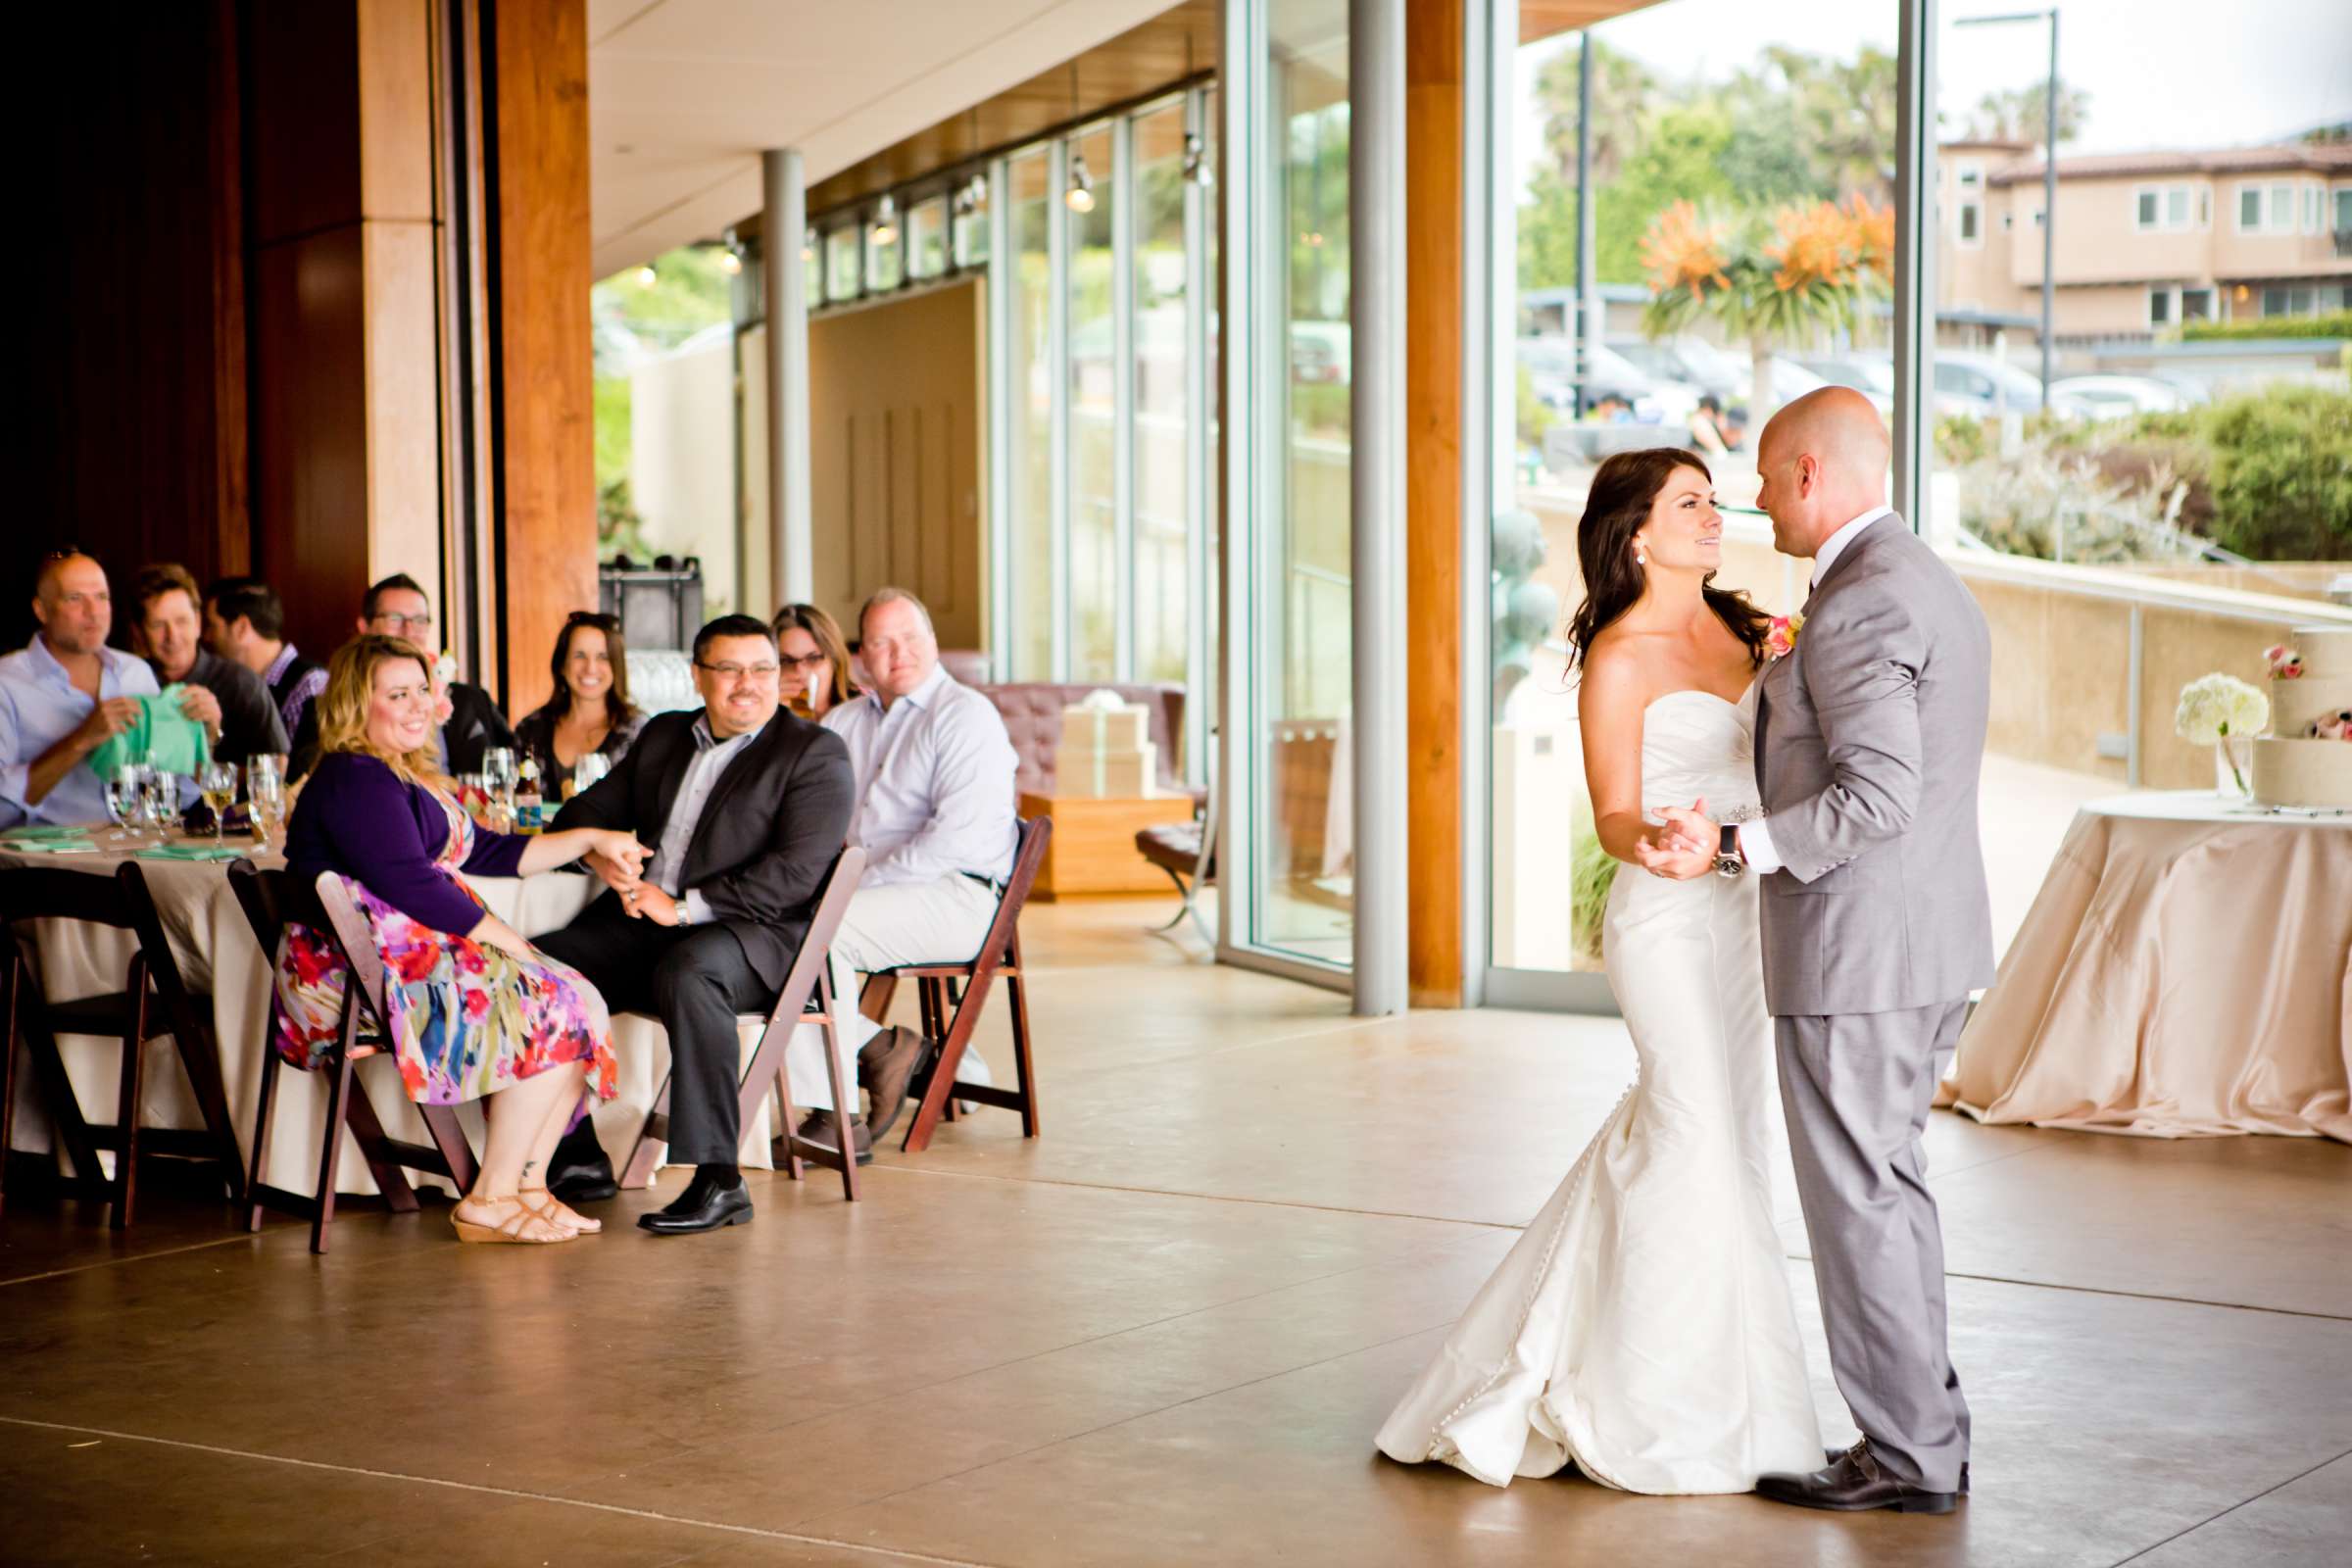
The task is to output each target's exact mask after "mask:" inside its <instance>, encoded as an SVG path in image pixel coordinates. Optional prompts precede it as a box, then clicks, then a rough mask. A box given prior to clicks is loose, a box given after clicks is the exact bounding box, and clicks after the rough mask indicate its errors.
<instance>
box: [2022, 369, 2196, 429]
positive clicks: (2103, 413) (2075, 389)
mask: <svg viewBox="0 0 2352 1568" xmlns="http://www.w3.org/2000/svg"><path fill="white" fill-rule="evenodd" d="M2188 405H2189V397H2188V394H2187V393H2185V392H2183V391H2181V390H2180V388H2179V387H2177V386H2175V385H2173V383H2171V382H2170V381H2159V380H2157V379H2156V377H2154V376H2152V375H2070V376H2067V377H2066V378H2065V379H2064V380H2060V381H2052V382H2051V383H2050V406H2051V407H2052V408H2054V409H2056V410H2057V411H2058V412H2059V413H2061V414H2065V415H2069V416H2072V417H2079V418H2085V419H2123V418H2129V417H2131V416H2132V415H2135V414H2175V413H2178V412H2180V410H2182V409H2185V408H2187V407H2188Z"/></svg>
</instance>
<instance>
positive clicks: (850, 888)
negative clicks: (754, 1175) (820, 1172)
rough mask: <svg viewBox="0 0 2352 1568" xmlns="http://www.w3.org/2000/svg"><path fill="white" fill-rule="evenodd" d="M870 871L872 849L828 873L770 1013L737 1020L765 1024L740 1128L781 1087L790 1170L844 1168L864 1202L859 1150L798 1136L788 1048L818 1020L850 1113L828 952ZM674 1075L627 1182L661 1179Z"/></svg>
mask: <svg viewBox="0 0 2352 1568" xmlns="http://www.w3.org/2000/svg"><path fill="white" fill-rule="evenodd" d="M864 874H865V852H864V851H863V850H858V849H847V850H843V851H842V852H841V855H840V857H839V858H836V859H835V860H834V862H833V869H832V870H831V871H829V872H827V873H826V874H825V887H824V892H823V893H822V894H821V895H820V896H819V897H818V899H817V901H816V912H815V913H814V914H813V915H811V916H810V917H809V934H808V935H807V936H805V937H803V938H802V939H801V951H800V953H799V954H798V955H797V956H795V957H794V958H793V960H792V969H791V972H789V973H788V974H786V975H785V976H784V986H783V989H782V990H780V991H778V992H777V993H776V1001H775V1005H773V1006H772V1007H770V1008H768V1010H767V1011H766V1012H765V1013H764V1014H760V1013H746V1014H744V1015H743V1016H742V1017H740V1018H738V1019H737V1020H736V1022H737V1024H738V1026H739V1027H740V1025H742V1024H746V1023H758V1024H759V1025H760V1044H759V1046H758V1047H757V1048H755V1049H754V1051H753V1052H752V1060H751V1065H750V1066H748V1067H746V1068H745V1069H744V1072H743V1080H742V1084H741V1086H740V1087H739V1089H738V1091H737V1096H738V1098H737V1105H738V1114H739V1116H740V1120H739V1121H738V1122H737V1125H738V1126H739V1127H742V1126H749V1125H750V1124H751V1121H752V1118H753V1117H754V1116H756V1115H758V1114H759V1111H760V1102H761V1101H762V1100H764V1099H766V1098H767V1096H768V1094H769V1093H770V1092H773V1093H774V1094H775V1095H776V1096H777V1097H778V1098H779V1099H780V1100H782V1101H783V1103H784V1130H783V1132H782V1134H781V1135H779V1136H778V1138H777V1139H776V1143H777V1144H778V1146H779V1147H781V1148H782V1150H783V1152H784V1173H785V1174H786V1175H788V1176H790V1177H791V1178H792V1179H793V1180H794V1181H796V1182H797V1181H799V1180H800V1179H801V1167H802V1165H803V1164H804V1163H808V1164H817V1165H831V1166H834V1167H836V1168H837V1169H839V1170H840V1172H841V1191H842V1196H843V1197H844V1198H846V1199H848V1200H849V1201H851V1202H853V1203H854V1202H856V1201H858V1159H857V1149H856V1147H855V1146H854V1144H853V1143H852V1141H851V1140H850V1139H848V1138H846V1137H845V1138H842V1139H841V1144H842V1147H841V1148H839V1149H826V1148H825V1147H823V1146H822V1145H819V1144H812V1143H809V1141H808V1140H807V1139H804V1138H802V1137H800V1136H798V1129H797V1127H796V1125H795V1124H796V1122H797V1121H798V1119H799V1118H798V1116H797V1114H796V1112H795V1111H794V1109H793V1103H792V1087H791V1084H790V1082H789V1080H788V1079H787V1077H786V1075H785V1072H784V1053H785V1050H786V1048H788V1047H789V1046H790V1045H791V1044H792V1037H793V1033H794V1031H795V1030H797V1029H798V1028H799V1027H800V1026H801V1025H802V1024H805V1023H812V1024H815V1025H816V1026H817V1027H818V1028H819V1029H820V1030H822V1031H823V1033H824V1045H825V1076H826V1077H827V1079H828V1080H830V1083H831V1086H832V1090H833V1104H834V1106H835V1109H836V1115H837V1118H838V1117H845V1116H846V1115H847V1114H848V1107H849V1106H851V1105H852V1104H853V1103H854V1102H852V1101H851V1099H850V1098H849V1091H850V1090H852V1089H854V1088H855V1087H856V1086H855V1085H854V1084H853V1085H846V1086H845V1085H844V1084H843V1082H842V1077H841V1032H840V1027H839V1023H838V1021H837V1018H836V1013H835V1008H836V1006H837V1005H838V999H836V998H835V997H834V995H833V978H832V974H831V971H830V970H829V969H828V968H827V967H826V963H825V957H826V955H827V954H828V953H829V952H830V951H831V949H832V946H833V935H834V933H835V932H837V931H839V930H840V929H841V921H842V917H843V916H844V915H846V914H847V913H849V908H850V896H851V895H852V894H854V893H856V892H857V891H858V878H859V877H861V876H863V875H864ZM669 1085H670V1080H669V1078H667V1077H664V1078H663V1079H662V1090H661V1092H660V1093H659V1094H657V1095H656V1096H655V1097H654V1106H653V1109H651V1110H649V1111H647V1112H646V1116H645V1125H644V1126H643V1127H641V1128H640V1129H638V1133H637V1143H636V1146H635V1147H634V1148H633V1149H631V1150H630V1152H629V1160H628V1164H627V1165H626V1166H625V1167H624V1171H623V1174H622V1176H621V1179H620V1184H621V1185H622V1186H623V1187H643V1186H645V1185H646V1183H648V1182H649V1181H651V1180H652V1179H653V1175H654V1168H655V1166H656V1165H657V1164H659V1163H660V1161H661V1158H662V1145H664V1144H666V1143H668V1142H669Z"/></svg>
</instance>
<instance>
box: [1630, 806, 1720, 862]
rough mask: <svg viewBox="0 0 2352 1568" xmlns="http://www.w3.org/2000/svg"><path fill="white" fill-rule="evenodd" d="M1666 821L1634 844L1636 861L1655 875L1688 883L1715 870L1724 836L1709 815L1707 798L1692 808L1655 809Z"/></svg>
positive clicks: (1647, 830) (1643, 834)
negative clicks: (1717, 851) (1719, 847)
mask: <svg viewBox="0 0 2352 1568" xmlns="http://www.w3.org/2000/svg"><path fill="white" fill-rule="evenodd" d="M1653 809H1654V811H1655V812H1656V814H1657V815H1658V816H1659V817H1660V818H1661V819H1662V820H1660V821H1659V822H1658V823H1657V825H1656V826H1654V827H1649V828H1645V829H1643V830H1642V836H1641V837H1640V838H1639V839H1636V840H1635V841H1634V858H1635V861H1636V862H1637V863H1638V864H1639V865H1640V866H1641V867H1642V869H1643V870H1644V871H1647V872H1648V873H1649V874H1650V875H1652V876H1662V877H1668V878H1671V879H1672V880H1674V881H1677V882H1687V881H1689V880H1690V879H1691V878H1692V877H1695V876H1704V875H1706V874H1707V873H1708V872H1709V871H1712V870H1713V869H1715V850H1716V846H1717V845H1718V844H1719V843H1720V842H1721V841H1722V833H1721V831H1720V830H1719V829H1718V828H1717V827H1716V825H1715V822H1714V820H1713V819H1712V818H1710V817H1709V816H1708V815H1707V802H1706V798H1705V797H1704V796H1701V797H1700V798H1699V799H1697V800H1695V801H1692V802H1691V804H1690V805H1689V806H1688V807H1683V806H1660V807H1655V808H1653Z"/></svg>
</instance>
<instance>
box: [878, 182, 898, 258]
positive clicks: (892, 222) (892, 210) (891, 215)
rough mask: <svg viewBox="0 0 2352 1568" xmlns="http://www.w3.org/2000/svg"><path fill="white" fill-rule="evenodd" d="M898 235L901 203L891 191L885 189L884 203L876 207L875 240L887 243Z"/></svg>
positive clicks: (882, 243) (879, 243)
mask: <svg viewBox="0 0 2352 1568" xmlns="http://www.w3.org/2000/svg"><path fill="white" fill-rule="evenodd" d="M898 237H899V204H898V202H897V201H896V200H894V199H893V198H892V197H891V195H890V193H889V192H887V191H885V192H883V195H882V205H881V206H879V207H877V208H875V209H874V233H873V240H874V243H875V244H877V245H887V244H889V243H890V242H891V241H892V240H894V239H897V238H898Z"/></svg>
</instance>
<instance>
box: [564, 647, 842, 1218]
mask: <svg viewBox="0 0 2352 1568" xmlns="http://www.w3.org/2000/svg"><path fill="white" fill-rule="evenodd" d="M778 663H779V661H778V658H777V654H776V642H775V638H774V636H773V634H771V633H770V632H769V631H768V629H767V625H766V623H765V622H763V621H760V620H758V619H756V618H754V617H753V616H750V615H722V616H721V617H719V618H718V619H716V620H714V621H712V622H711V623H710V624H709V625H707V626H705V627H704V628H703V629H702V631H701V632H700V633H698V634H697V635H696V637H695V639H694V683H695V687H696V689H697V690H698V691H700V692H701V693H702V697H703V705H704V706H703V711H701V712H699V713H696V712H678V713H662V714H658V715H656V716H655V717H653V718H650V719H648V720H646V723H645V728H644V729H643V730H642V731H640V732H639V734H638V736H637V743H636V744H635V745H634V746H632V747H630V748H629V750H628V753H627V755H626V756H624V757H623V758H622V759H621V760H620V764H619V765H618V766H617V767H615V768H614V769H613V771H612V772H611V773H609V774H607V775H606V776H605V777H604V778H603V779H601V780H599V781H598V782H597V784H596V786H595V787H594V788H592V789H590V790H588V791H586V792H585V793H584V794H581V795H577V796H574V797H573V798H572V799H571V801H570V802H568V803H567V804H566V805H565V806H564V809H563V810H562V811H561V812H559V813H557V816H556V822H555V825H556V826H557V827H558V828H559V829H562V828H574V827H608V828H622V829H628V830H631V831H633V832H635V833H636V835H637V837H638V839H639V841H640V842H642V843H645V844H648V845H652V846H654V855H653V858H652V859H651V860H650V861H649V862H648V863H647V864H646V866H645V869H644V872H643V874H642V875H636V874H632V873H630V872H629V871H628V870H627V869H626V868H624V867H622V866H619V865H616V864H613V863H610V862H606V861H603V860H600V859H597V858H591V859H590V861H589V865H590V868H591V869H592V870H594V871H595V872H596V874H597V875H598V876H600V877H602V878H603V879H604V880H605V882H606V884H607V885H608V887H609V888H610V889H611V891H610V892H608V893H606V894H604V895H603V896H601V897H600V898H598V899H597V901H596V902H595V903H594V904H592V905H590V906H589V907H587V909H586V910H584V911H583V912H582V913H581V914H580V916H579V918H578V919H576V920H574V921H572V923H571V924H570V925H568V926H565V927H564V929H563V930H561V931H555V932H551V933H549V934H548V935H546V936H543V937H541V938H539V939H538V946H539V948H540V949H541V950H542V951H543V952H545V953H546V954H547V955H548V956H550V957H553V958H560V959H562V960H563V961H564V962H565V963H568V964H570V965H572V966H573V967H574V968H576V969H578V970H579V971H580V972H581V973H582V974H585V975H586V976H587V977H588V978H589V980H590V981H592V982H593V983H594V984H595V986H596V988H597V989H598V990H599V991H601V992H602V993H604V997H605V1001H606V1003H607V1004H608V1005H610V1006H611V1007H612V1008H613V1010H614V1011H616V1012H618V1011H622V1010H632V1009H633V1010H643V1011H648V1012H652V1013H654V1014H656V1015H657V1016H659V1017H660V1018H661V1020H662V1027H663V1028H665V1029H667V1030H668V1031H669V1046H670V1084H669V1152H670V1157H671V1158H672V1159H675V1160H679V1161H686V1160H691V1161H693V1162H694V1165H695V1174H694V1180H693V1181H692V1182H691V1183H689V1184H688V1185H687V1188H686V1191H685V1192H684V1193H683V1194H682V1195H681V1196H680V1197H679V1198H678V1200H677V1201H675V1202H673V1203H671V1204H670V1205H669V1206H668V1207H667V1208H665V1209H662V1211H661V1212H659V1213H653V1214H645V1215H641V1216H639V1218H638V1221H637V1223H638V1224H639V1225H641V1226H643V1227H644V1228H645V1229H647V1230H650V1231H654V1232H656V1233H658V1234H661V1235H680V1234H685V1233H689V1232H694V1231H707V1230H711V1229H714V1228H716V1227H718V1226H720V1225H739V1224H742V1223H743V1222H744V1221H746V1220H748V1219H750V1218H751V1217H752V1200H751V1195H750V1194H749V1193H747V1192H746V1191H745V1190H744V1185H743V1178H742V1175H741V1173H740V1172H739V1171H738V1170H737V1169H736V1161H735V1150H736V1145H737V1143H738V1141H739V1140H740V1138H741V1134H742V1129H741V1126H740V1120H741V1118H740V1116H739V1114H738V1107H737V1098H736V1097H737V1092H738V1084H739V1073H740V1071H741V1053H740V1048H739V1047H738V1045H737V1041H736V1034H735V1016H736V1014H738V1013H743V1012H760V1011H764V1010H765V1009H766V1008H768V1007H770V1006H772V1005H774V1003H775V997H776V993H777V992H778V991H779V990H781V989H782V987H783V984H784V977H785V975H786V974H787V973H788V972H789V971H790V970H791V968H792V963H793V959H794V958H795V956H798V954H799V953H800V948H801V939H802V938H803V937H804V936H806V935H807V934H808V930H809V917H810V916H811V915H812V914H813V913H814V911H815V907H816V901H817V898H818V896H819V894H820V893H821V892H822V891H823V886H824V880H825V873H826V871H827V870H828V869H830V867H831V866H832V864H833V860H834V858H835V857H836V856H838V855H839V854H840V853H841V848H842V844H843V842H844V840H845V839H846V838H847V837H848V834H849V830H850V814H851V811H852V809H853V808H854V806H855V804H856V799H857V781H856V775H855V773H854V772H853V771H852V769H851V766H850V753H849V748H848V747H847V746H845V745H844V744H843V743H842V740H841V737H840V736H838V735H835V734H833V733H832V732H831V731H829V730H826V729H823V728H821V727H819V726H817V725H815V724H811V723H809V722H808V721H807V720H806V719H801V718H796V717H794V716H793V715H792V714H791V713H789V712H786V711H783V710H782V709H781V707H780V706H779V699H778V689H777V670H778ZM550 1163H551V1166H552V1167H553V1168H552V1169H551V1171H550V1172H549V1176H550V1182H549V1185H550V1186H551V1187H556V1188H558V1196H559V1197H563V1198H565V1199H567V1200H570V1199H578V1200H582V1201H588V1200H593V1199H594V1198H597V1197H610V1196H612V1193H613V1179H612V1167H611V1165H610V1164H609V1163H607V1162H606V1160H605V1155H604V1152H603V1150H602V1149H601V1148H599V1147H598V1146H597V1145H596V1142H595V1133H594V1131H593V1130H592V1129H590V1128H589V1127H588V1124H587V1123H586V1122H585V1121H582V1123H581V1124H580V1126H579V1127H577V1128H574V1129H573V1130H572V1132H571V1133H570V1134H569V1135H567V1136H566V1138H565V1140H564V1144H563V1145H562V1146H560V1147H559V1148H558V1150H557V1152H556V1154H555V1156H554V1158H553V1160H551V1162H550Z"/></svg>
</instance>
